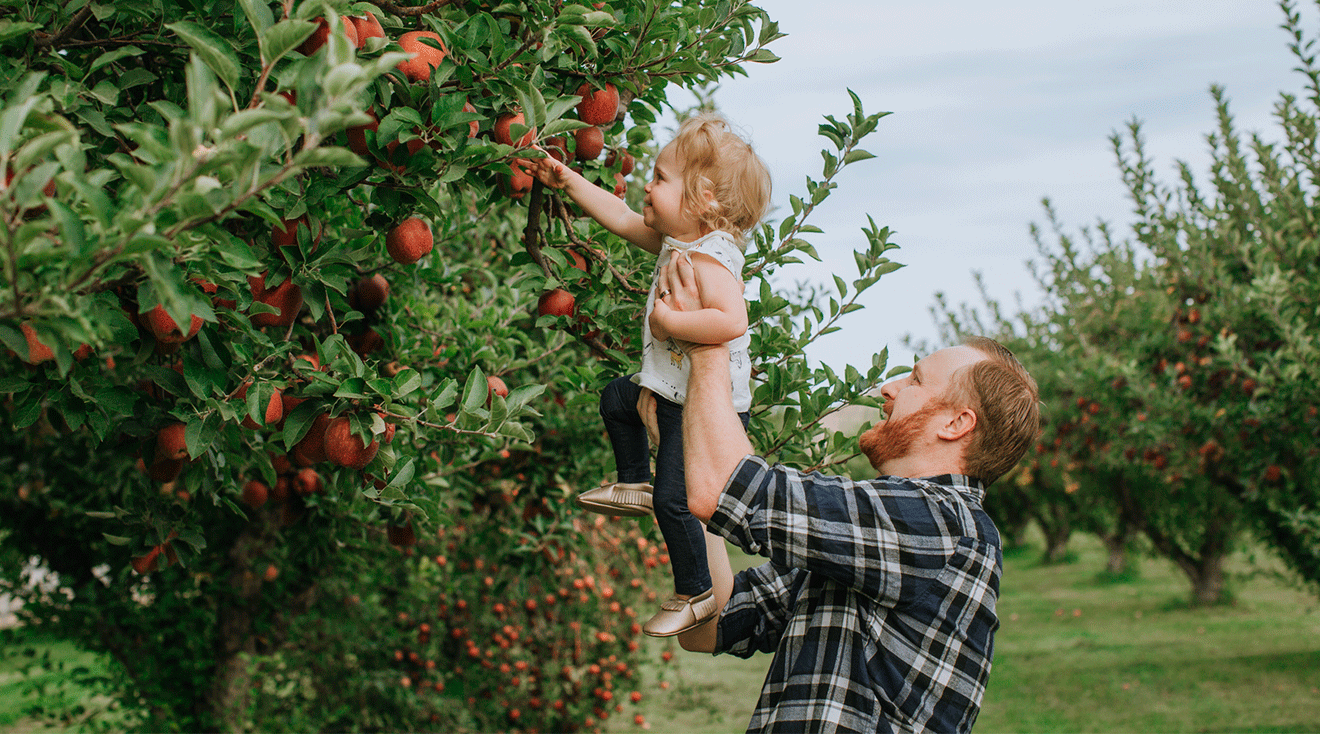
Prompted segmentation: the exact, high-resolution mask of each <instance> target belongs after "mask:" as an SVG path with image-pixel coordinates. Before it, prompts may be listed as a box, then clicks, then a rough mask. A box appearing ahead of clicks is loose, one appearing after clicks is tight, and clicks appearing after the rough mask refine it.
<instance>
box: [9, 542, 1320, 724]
mask: <svg viewBox="0 0 1320 734" xmlns="http://www.w3.org/2000/svg"><path fill="white" fill-rule="evenodd" d="M1040 547H1041V546H1040V544H1039V543H1037V544H1036V545H1034V546H1028V547H1026V548H1023V549H1017V550H1015V551H1013V552H1010V553H1008V554H1006V557H1005V573H1004V579H1003V587H1002V595H1001V597H1000V600H999V614H1000V618H1001V621H1002V623H1003V626H1002V627H1001V628H1000V631H999V634H998V635H997V636H996V638H995V662H994V669H993V670H992V672H991V674H990V684H989V688H988V690H987V692H986V697H985V701H984V702H983V705H982V709H981V716H980V719H979V720H978V721H977V726H976V731H977V732H978V733H980V734H986V733H989V734H997V733H1004V734H1008V733H1010V732H1261V733H1265V732H1275V733H1277V732H1320V601H1318V600H1317V599H1316V597H1315V596H1313V595H1311V594H1308V593H1306V592H1305V591H1303V590H1300V589H1298V588H1295V587H1292V586H1290V585H1288V584H1286V583H1284V582H1282V581H1280V580H1278V578H1276V577H1274V576H1272V575H1270V574H1255V575H1249V572H1250V571H1251V570H1252V569H1254V568H1258V567H1256V566H1252V565H1251V564H1250V562H1249V561H1248V560H1247V559H1245V558H1241V557H1239V558H1234V559H1233V561H1232V563H1230V564H1229V569H1230V572H1232V573H1235V574H1237V575H1238V576H1237V577H1236V578H1235V580H1234V582H1233V584H1232V588H1233V590H1234V592H1235V594H1236V598H1237V602H1236V603H1235V604H1233V605H1230V606H1222V607H1213V608H1195V607H1190V606H1189V605H1188V604H1187V597H1188V585H1187V582H1186V580H1185V578H1184V577H1183V576H1182V575H1181V574H1180V573H1179V572H1178V571H1177V570H1176V569H1174V568H1173V566H1172V565H1171V564H1169V563H1167V562H1164V561H1160V560H1155V559H1143V560H1142V562H1141V568H1140V572H1139V573H1136V574H1129V575H1127V576H1123V577H1120V578H1104V577H1102V576H1101V575H1100V574H1099V573H1098V571H1099V569H1101V568H1103V566H1104V558H1105V556H1104V549H1103V548H1102V547H1101V546H1100V544H1099V542H1098V541H1096V540H1094V539H1093V538H1090V537H1088V536H1082V535H1078V536H1075V537H1074V539H1073V542H1072V555H1071V558H1072V559H1074V560H1072V562H1069V563H1063V564H1056V565H1049V566H1047V565H1042V564H1041V563H1040V561H1039V559H1040V554H1041V550H1040ZM733 558H734V566H735V570H737V569H738V568H742V567H746V566H747V565H750V564H751V563H752V562H753V559H748V558H746V557H744V556H742V555H741V554H735V555H734V556H733ZM16 635H17V636H16V637H15V638H13V639H11V640H8V641H7V643H6V644H5V645H3V646H0V734H9V733H11V732H31V731H39V730H41V731H51V732H54V731H64V730H65V729H64V728H61V727H59V726H57V727H55V728H50V729H47V728H44V724H43V720H42V719H41V718H39V717H34V716H32V715H30V714H28V713H25V712H26V711H28V709H29V707H31V706H33V705H34V704H35V705H38V706H44V707H46V708H47V710H51V711H54V710H68V708H69V704H77V703H82V704H84V705H88V706H89V708H103V707H104V703H105V702H104V701H100V702H98V701H95V700H91V701H89V700H79V696H86V691H87V690H88V689H84V688H81V687H79V686H78V685H76V684H75V683H74V682H73V681H74V679H76V678H79V677H84V676H86V675H94V674H95V673H96V672H97V666H98V664H99V663H98V661H97V658H96V657H95V656H94V655H92V654H90V653H86V652H81V651H79V650H77V649H76V648H75V647H73V646H72V645H71V644H69V643H67V642H64V641H61V640H55V639H47V638H44V637H40V636H37V635H33V634H30V633H24V632H22V631H21V630H19V631H16ZM648 645H649V646H648V648H647V649H648V653H649V654H648V657H649V658H650V659H651V660H653V661H654V662H653V663H649V664H647V666H646V667H645V669H644V670H643V679H642V680H643V683H642V687H641V688H640V690H641V693H642V700H641V702H640V703H639V704H637V705H635V706H634V705H632V704H624V706H623V711H622V712H621V713H614V714H613V715H612V716H611V717H610V719H609V721H607V722H605V723H606V724H607V725H608V726H609V728H610V730H611V731H613V732H616V733H617V732H628V731H638V730H639V729H638V727H637V726H636V725H635V724H634V723H633V717H634V715H635V714H638V713H640V714H642V715H643V716H644V717H645V720H646V722H647V724H646V725H647V727H648V728H649V729H650V731H652V732H676V733H677V732H682V733H683V734H720V733H726V732H727V733H732V732H741V731H743V730H744V729H745V727H746V725H747V721H748V719H749V718H750V717H751V711H752V707H753V706H754V705H755V703H756V698H757V696H758V694H759V693H760V690H761V682H762V680H764V678H765V671H766V669H767V668H768V666H769V664H770V656H769V655H759V656H756V657H754V658H752V659H751V660H742V659H740V658H735V657H731V656H727V655H721V656H718V657H716V656H709V655H697V654H692V653H686V652H684V651H682V650H680V649H679V648H678V647H677V645H675V644H674V643H673V642H672V641H663V640H651V641H649V643H648ZM29 649H30V650H33V651H34V654H33V655H31V656H29V655H27V654H25V652H24V651H25V650H29ZM666 650H669V651H671V652H673V654H674V657H673V660H672V661H671V662H669V663H663V662H661V655H662V653H663V652H664V651H666ZM47 654H49V663H48V665H46V664H43V663H44V662H45V656H46V655H47ZM78 669H84V670H86V671H87V672H85V673H79V674H75V673H74V671H76V670H78ZM24 670H26V671H27V672H28V675H26V676H25V675H24V674H23V671H24ZM662 686H664V687H662ZM628 692H630V689H627V688H623V689H621V691H620V694H621V695H620V697H621V698H623V699H624V700H626V693H628ZM113 715H114V713H111V716H113ZM61 724H62V726H66V727H69V730H73V729H76V728H77V727H76V725H75V722H72V721H66V722H61Z"/></svg>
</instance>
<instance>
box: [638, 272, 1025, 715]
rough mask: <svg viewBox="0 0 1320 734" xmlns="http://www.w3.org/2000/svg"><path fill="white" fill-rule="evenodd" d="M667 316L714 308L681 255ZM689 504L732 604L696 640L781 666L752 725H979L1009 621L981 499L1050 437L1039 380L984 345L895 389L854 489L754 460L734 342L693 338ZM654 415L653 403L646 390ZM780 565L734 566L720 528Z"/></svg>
mask: <svg viewBox="0 0 1320 734" xmlns="http://www.w3.org/2000/svg"><path fill="white" fill-rule="evenodd" d="M660 282H661V283H666V282H667V283H668V286H667V289H666V291H667V292H666V291H662V292H661V293H660V294H658V295H662V296H663V298H662V299H661V301H660V302H658V303H657V306H656V309H657V310H660V309H662V308H672V309H676V310H682V311H686V310H695V309H698V308H700V297H699V292H698V285H697V283H696V281H695V279H694V278H693V276H692V270H691V266H690V265H687V264H686V263H685V262H684V261H683V259H682V258H678V260H677V263H676V264H675V265H674V267H673V268H672V269H670V270H669V271H668V272H666V273H664V279H663V280H661V281H660ZM686 347H687V351H688V355H689V357H690V359H691V363H690V364H691V372H690V375H689V381H688V399H687V403H686V406H685V408H684V410H683V453H684V457H685V468H686V477H687V493H688V507H689V509H690V510H691V511H692V513H693V514H694V515H696V516H697V517H698V518H699V519H700V520H701V521H702V522H704V523H706V524H707V529H708V531H709V532H708V533H707V536H706V539H707V555H708V557H709V560H710V568H711V573H712V577H713V579H714V582H715V596H716V600H717V603H718V605H719V606H720V613H719V614H718V615H717V616H716V618H715V619H714V620H712V621H711V622H708V623H706V624H704V625H702V626H700V627H697V628H695V629H692V630H690V631H688V632H685V633H683V634H682V635H680V636H679V642H680V644H682V646H683V647H684V648H685V649H688V650H694V651H704V652H714V653H716V654H719V653H730V654H733V655H737V656H739V657H750V656H751V655H753V654H754V653H756V652H773V653H774V659H773V661H772V662H771V664H770V670H769V672H768V673H767V675H766V680H765V683H764V686H763V688H762V691H761V696H760V699H759V700H758V701H757V705H756V709H755V711H754V712H753V714H752V719H751V722H750V724H749V725H748V728H747V730H748V731H749V732H768V731H775V732H780V731H802V732H813V733H815V732H921V731H940V732H967V731H970V730H971V728H972V724H973V723H974V722H975V721H976V715H977V713H978V712H979V711H980V705H981V698H982V695H983V694H984V692H985V685H986V680H987V677H988V675H989V672H990V662H991V657H992V654H993V649H994V632H995V630H996V629H997V628H998V626H999V620H998V617H997V616H996V614H995V601H996V599H997V597H998V594H999V577H1000V569H1001V567H1002V564H1003V557H1002V553H1001V546H1000V539H999V532H998V531H997V530H996V529H995V526H994V523H992V522H991V521H990V518H989V517H988V516H987V515H986V514H985V511H984V510H983V509H982V507H981V503H982V501H983V499H984V497H985V492H986V487H988V486H989V485H990V484H991V483H992V482H994V481H995V480H996V479H998V478H999V477H1000V476H1002V475H1003V474H1004V473H1005V472H1007V471H1008V470H1009V469H1011V468H1012V467H1013V465H1014V464H1016V463H1017V461H1018V460H1019V459H1020V458H1021V457H1022V455H1023V454H1024V453H1025V452H1026V450H1027V447H1028V446H1030V445H1031V443H1032V442H1033V441H1035V439H1036V437H1037V435H1038V434H1039V432H1040V414H1039V402H1038V401H1039V394H1038V392H1037V389H1036V384H1035V382H1034V381H1033V380H1032V378H1031V376H1030V375H1028V374H1027V372H1026V370H1025V369H1023V367H1022V365H1021V364H1020V363H1019V362H1018V361H1017V359H1016V358H1014V357H1013V355H1012V353H1010V352H1009V351H1008V350H1007V349H1004V348H1003V347H1002V346H1000V345H999V344H998V343H996V342H995V341H993V340H991V339H985V338H973V339H969V340H968V341H967V342H966V343H964V344H963V345H961V346H957V347H951V348H948V349H942V350H940V351H938V352H935V353H934V354H931V355H929V356H927V357H925V358H924V359H922V360H920V361H919V362H918V363H917V364H916V366H915V367H914V368H913V370H912V372H911V373H909V374H908V375H907V376H905V377H903V378H902V379H899V380H894V381H893V382H890V383H887V384H885V385H884V386H883V387H882V388H881V390H880V392H881V395H882V396H883V397H884V399H885V403H884V413H885V415H886V420H883V421H881V422H880V423H879V424H877V425H876V426H875V427H874V428H872V429H870V430H868V431H867V432H866V433H864V434H863V435H862V436H861V437H860V439H859V444H860V446H861V450H862V451H863V452H864V453H865V455H866V456H867V457H868V458H869V459H870V461H871V464H872V466H874V467H875V469H876V471H877V472H878V473H879V475H880V476H878V477H877V478H876V479H872V480H867V481H853V480H850V479H848V478H845V477H838V476H828V475H824V474H820V473H810V474H802V473H799V472H797V471H795V470H793V469H790V468H787V467H784V466H778V465H775V466H772V465H770V464H769V463H768V462H766V461H765V460H764V459H762V458H760V457H758V456H755V455H754V453H753V450H752V446H751V444H750V442H748V440H747V436H746V434H745V433H744V432H743V427H742V423H741V421H740V420H739V418H738V414H737V413H736V412H735V411H734V409H733V402H732V397H731V390H730V377H729V364H728V361H729V356H728V351H727V350H725V349H724V348H723V347H722V346H720V345H695V344H693V345H686ZM639 408H640V409H641V412H642V415H643V416H647V415H648V414H649V413H653V409H650V406H649V405H648V404H647V403H646V396H643V402H642V403H640V404H639ZM712 533H718V534H719V535H720V536H723V538H727V539H728V540H729V541H731V542H732V543H733V544H735V545H737V546H738V547H740V548H742V549H743V550H744V551H746V552H747V553H750V554H756V555H762V556H765V557H766V558H768V559H769V561H768V562H767V563H765V564H764V565H762V566H759V567H756V568H751V569H748V570H746V571H742V572H740V573H739V574H738V575H737V576H736V577H735V576H733V574H732V572H731V570H730V566H729V559H728V554H727V552H726V551H725V544H724V540H723V539H722V538H717V537H715V536H714V535H712Z"/></svg>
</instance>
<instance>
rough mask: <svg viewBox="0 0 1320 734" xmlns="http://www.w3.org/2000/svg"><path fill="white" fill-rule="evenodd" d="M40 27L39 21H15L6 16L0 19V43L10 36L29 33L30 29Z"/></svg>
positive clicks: (33, 29) (16, 36) (14, 36)
mask: <svg viewBox="0 0 1320 734" xmlns="http://www.w3.org/2000/svg"><path fill="white" fill-rule="evenodd" d="M40 28H41V24H40V23H27V22H22V23H15V22H14V21H12V20H9V19H7V18H6V19H3V20H0V43H4V42H5V41H8V40H9V39H11V38H18V37H19V36H27V35H30V34H31V33H32V31H35V30H39V29H40Z"/></svg>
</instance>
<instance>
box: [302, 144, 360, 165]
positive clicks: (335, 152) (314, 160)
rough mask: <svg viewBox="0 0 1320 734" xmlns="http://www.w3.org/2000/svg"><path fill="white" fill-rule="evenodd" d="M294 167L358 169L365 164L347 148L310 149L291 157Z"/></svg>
mask: <svg viewBox="0 0 1320 734" xmlns="http://www.w3.org/2000/svg"><path fill="white" fill-rule="evenodd" d="M293 162H294V164H295V165H298V166H304V167H307V168H314V167H317V166H334V167H340V166H348V167H359V166H365V165H367V162H366V161H365V160H363V159H361V158H359V157H358V156H357V154H356V153H354V152H353V151H351V150H349V149H348V148H334V147H331V148H312V149H311V150H304V151H300V152H299V153H298V155H296V156H294V157H293Z"/></svg>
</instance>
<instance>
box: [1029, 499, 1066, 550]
mask: <svg viewBox="0 0 1320 734" xmlns="http://www.w3.org/2000/svg"><path fill="white" fill-rule="evenodd" d="M1036 524H1038V525H1040V530H1041V532H1042V533H1043V534H1044V535H1045V557H1044V559H1043V560H1044V561H1045V563H1058V562H1060V561H1062V560H1063V559H1064V556H1066V555H1068V538H1069V537H1071V536H1072V524H1071V523H1069V522H1068V510H1067V508H1065V507H1063V506H1062V505H1060V504H1049V505H1046V506H1045V507H1043V508H1041V509H1040V511H1039V512H1037V513H1036Z"/></svg>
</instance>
